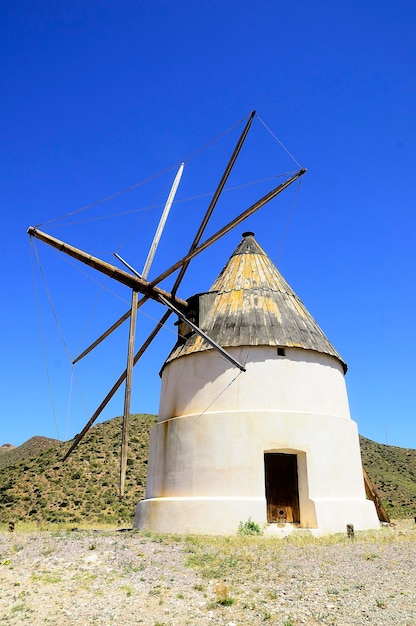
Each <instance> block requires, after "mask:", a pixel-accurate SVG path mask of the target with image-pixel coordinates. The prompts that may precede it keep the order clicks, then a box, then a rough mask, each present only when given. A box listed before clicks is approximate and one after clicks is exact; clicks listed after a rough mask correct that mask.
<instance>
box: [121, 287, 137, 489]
mask: <svg viewBox="0 0 416 626" xmlns="http://www.w3.org/2000/svg"><path fill="white" fill-rule="evenodd" d="M136 318H137V291H134V290H133V292H132V298H131V315H130V329H129V344H128V350H127V366H126V390H125V394H124V411H123V431H122V441H121V460H120V498H123V497H124V486H125V482H126V469H127V453H128V445H129V421H130V403H131V387H132V382H133V365H134V337H135V333H136Z"/></svg>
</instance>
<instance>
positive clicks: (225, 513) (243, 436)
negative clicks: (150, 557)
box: [134, 411, 380, 535]
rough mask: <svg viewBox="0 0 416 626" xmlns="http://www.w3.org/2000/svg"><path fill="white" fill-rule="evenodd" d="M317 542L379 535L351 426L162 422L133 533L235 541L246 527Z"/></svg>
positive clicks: (234, 414)
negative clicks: (303, 532)
mask: <svg viewBox="0 0 416 626" xmlns="http://www.w3.org/2000/svg"><path fill="white" fill-rule="evenodd" d="M250 518H251V519H252V520H253V521H254V522H256V523H257V524H260V525H267V528H268V529H273V528H274V527H275V528H280V527H281V526H282V525H286V526H287V528H302V529H310V530H311V532H313V533H314V534H317V535H318V534H328V533H337V532H345V531H346V527H347V524H352V525H353V526H354V529H355V530H356V531H360V530H369V529H376V528H379V526H380V524H379V520H378V517H377V513H376V510H375V507H374V504H373V502H372V501H370V500H367V499H366V495H365V488H364V479H363V471H362V465H361V455H360V449H359V440H358V433H357V427H356V424H355V422H353V421H352V420H351V419H346V418H343V417H334V416H330V415H323V414H316V413H315V414H310V413H301V412H291V413H287V412H279V411H261V412H257V411H229V412H221V413H210V414H205V415H188V416H182V417H180V418H176V419H168V420H164V421H161V422H158V423H157V424H156V425H155V426H154V427H153V429H152V433H151V440H150V450H149V465H148V477H147V488H146V499H145V500H143V501H141V502H139V503H138V505H137V509H136V515H135V520H134V526H135V528H139V529H143V530H152V531H155V532H163V533H175V534H188V533H190V534H192V533H194V534H218V535H227V534H235V533H236V532H237V530H238V526H239V524H240V523H241V522H243V523H244V522H247V521H248V520H249V519H250Z"/></svg>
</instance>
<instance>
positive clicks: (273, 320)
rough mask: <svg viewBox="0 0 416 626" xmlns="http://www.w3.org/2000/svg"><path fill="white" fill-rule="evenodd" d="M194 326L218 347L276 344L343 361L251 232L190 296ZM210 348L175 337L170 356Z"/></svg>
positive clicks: (196, 339) (192, 339)
mask: <svg viewBox="0 0 416 626" xmlns="http://www.w3.org/2000/svg"><path fill="white" fill-rule="evenodd" d="M188 302H189V303H190V306H189V309H191V310H192V309H193V308H197V309H198V311H197V313H196V315H197V320H196V323H197V324H198V326H199V327H200V328H201V329H202V330H203V331H204V332H205V333H206V334H207V335H208V336H209V337H211V339H213V340H214V341H216V343H218V344H219V345H220V346H222V347H224V348H225V347H231V346H280V347H293V348H303V349H305V350H314V351H316V352H320V353H323V354H329V355H331V356H334V357H335V358H337V359H338V360H339V361H340V362H341V364H342V366H343V368H344V371H346V369H347V366H346V364H345V362H344V361H343V359H342V358H341V356H340V355H339V354H338V352H337V351H336V350H335V348H334V346H333V345H332V344H331V343H330V341H329V340H328V339H327V337H326V336H325V334H324V333H323V331H322V330H321V328H320V327H319V326H318V324H317V323H316V322H315V320H314V319H313V317H312V316H311V315H310V313H309V312H308V311H307V309H306V307H305V305H304V304H303V302H302V301H301V300H300V299H299V298H298V296H297V295H296V293H295V292H294V291H293V289H292V288H291V287H290V286H289V285H288V283H287V282H286V281H285V279H284V278H283V276H282V275H281V274H280V272H279V271H278V270H277V268H276V267H275V266H274V264H273V263H272V261H271V260H270V259H269V257H268V256H267V255H266V253H265V252H264V250H262V248H261V247H260V246H259V245H258V243H257V242H256V241H255V239H254V236H253V234H252V233H245V236H244V238H243V240H242V242H241V243H240V245H239V246H238V247H237V249H236V250H235V252H234V253H233V255H232V256H231V258H230V259H229V261H228V263H227V264H226V266H225V267H224V269H223V270H222V272H221V274H220V275H219V277H218V278H217V280H216V281H215V282H214V284H213V285H212V287H211V289H210V290H209V292H208V293H207V294H202V295H199V296H198V302H199V306H198V307H195V306H194V305H195V302H194V300H193V299H190V300H189V301H188ZM208 349H210V346H209V344H208V343H207V342H205V341H204V340H203V339H202V338H201V337H199V336H197V335H196V334H191V335H190V336H189V337H188V338H187V339H186V341H184V340H183V338H179V341H178V343H177V344H176V346H175V347H174V349H173V350H172V352H171V354H170V355H169V357H168V359H167V362H169V361H171V360H172V359H175V358H178V357H181V356H185V355H187V354H192V353H193V352H200V351H203V350H208Z"/></svg>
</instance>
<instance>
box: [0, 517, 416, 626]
mask: <svg viewBox="0 0 416 626" xmlns="http://www.w3.org/2000/svg"><path fill="white" fill-rule="evenodd" d="M415 547H416V525H415V524H414V523H413V525H411V524H410V522H407V523H405V522H402V523H400V524H397V525H396V526H395V527H394V528H384V529H381V530H380V531H378V532H377V533H368V534H367V533H363V534H362V535H361V534H359V533H357V534H356V537H355V539H346V538H343V537H339V536H338V537H333V538H324V539H319V540H317V539H312V538H309V537H300V538H298V539H296V540H294V539H289V540H283V539H271V538H266V537H232V538H228V539H227V538H226V539H224V538H223V539H219V538H209V537H208V538H204V537H185V538H179V537H163V536H157V535H150V536H149V535H144V534H142V533H139V532H132V531H125V532H121V531H116V530H113V531H108V530H99V531H91V530H74V531H62V530H60V531H51V530H48V531H40V532H39V531H37V532H21V531H19V529H18V528H17V530H16V531H15V532H14V533H10V532H0V624H3V623H6V624H24V623H25V624H30V625H33V626H37V625H39V624H59V625H60V626H66V625H72V624H77V625H78V624H82V625H90V624H97V625H99V626H103V625H107V624H108V625H110V624H111V625H117V626H123V625H130V624H143V625H145V626H162V625H164V626H169V625H186V624H190V625H193V624H198V625H201V626H204V625H217V624H221V625H224V626H238V625H240V624H263V623H264V624H278V625H280V626H299V625H301V624H302V625H304V624H306V625H316V624H337V625H339V626H359V625H361V624H374V625H377V626H383V625H389V626H392V625H395V624H397V625H400V626H416V586H415V580H416V551H415Z"/></svg>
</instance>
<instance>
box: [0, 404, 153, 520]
mask: <svg viewBox="0 0 416 626" xmlns="http://www.w3.org/2000/svg"><path fill="white" fill-rule="evenodd" d="M155 421H156V416H154V415H132V416H131V420H130V439H129V458H128V462H127V475H126V495H125V497H124V499H123V500H122V501H119V498H118V495H117V489H118V483H119V467H120V445H121V425H122V424H121V422H122V418H121V417H116V418H114V419H112V420H109V421H107V422H104V423H102V424H98V425H97V426H94V428H92V429H91V430H90V431H89V433H88V434H87V435H86V436H85V437H84V439H83V440H82V441H81V443H80V444H79V446H78V447H77V448H76V449H75V451H74V452H73V453H72V454H71V456H70V457H69V458H68V459H67V461H65V463H62V461H61V459H62V457H63V455H64V454H65V452H66V451H67V450H68V448H69V445H70V442H57V443H55V445H54V446H53V447H49V448H48V449H46V450H43V451H41V452H40V453H38V454H37V455H36V456H30V455H28V456H26V457H24V458H21V459H19V460H18V461H17V462H16V463H15V464H13V465H10V466H8V467H3V468H2V469H0V511H1V512H0V521H1V522H8V521H10V520H12V521H18V520H25V521H35V522H69V523H71V524H80V523H81V522H88V523H97V522H99V523H123V524H125V523H129V524H131V522H132V516H133V514H134V510H135V507H136V504H137V502H138V500H140V499H141V498H142V497H143V495H144V487H145V481H146V466H147V452H148V446H149V433H150V429H151V427H152V425H153V423H154V422H155ZM27 443H28V442H27ZM19 447H21V448H23V449H24V450H26V452H27V450H28V448H27V446H26V444H23V446H19ZM18 450H19V448H15V450H13V451H10V452H8V453H7V455H8V454H11V453H12V452H17V451H18ZM2 456H3V455H2Z"/></svg>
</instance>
